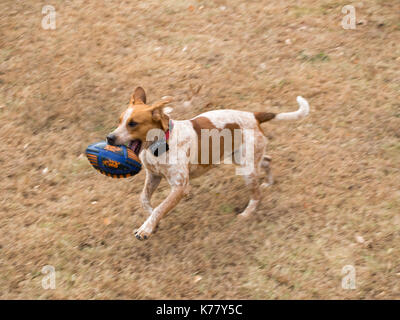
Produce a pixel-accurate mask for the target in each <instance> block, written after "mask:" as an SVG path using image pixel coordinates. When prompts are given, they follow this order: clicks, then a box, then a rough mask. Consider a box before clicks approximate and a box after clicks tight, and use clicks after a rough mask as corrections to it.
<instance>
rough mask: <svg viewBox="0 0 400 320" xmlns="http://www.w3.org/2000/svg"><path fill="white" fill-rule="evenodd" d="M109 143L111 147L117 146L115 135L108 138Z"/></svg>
mask: <svg viewBox="0 0 400 320" xmlns="http://www.w3.org/2000/svg"><path fill="white" fill-rule="evenodd" d="M107 143H108V144H110V145H112V146H113V145H115V135H113V134H112V133H110V134H109V135H108V136H107Z"/></svg>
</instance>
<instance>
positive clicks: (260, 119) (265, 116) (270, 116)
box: [254, 112, 276, 123]
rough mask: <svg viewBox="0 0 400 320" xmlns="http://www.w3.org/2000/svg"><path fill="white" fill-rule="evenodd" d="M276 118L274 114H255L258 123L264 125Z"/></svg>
mask: <svg viewBox="0 0 400 320" xmlns="http://www.w3.org/2000/svg"><path fill="white" fill-rule="evenodd" d="M275 116H276V113H272V112H254V117H255V118H256V120H257V121H258V123H263V122H266V121H270V120H272V119H274V118H275Z"/></svg>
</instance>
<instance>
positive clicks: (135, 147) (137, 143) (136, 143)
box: [128, 139, 142, 156]
mask: <svg viewBox="0 0 400 320" xmlns="http://www.w3.org/2000/svg"><path fill="white" fill-rule="evenodd" d="M128 148H130V149H131V150H132V151H133V152H134V153H135V154H136V155H137V156H138V155H139V153H140V150H141V149H142V140H140V139H135V140H132V141H131V142H129V144H128Z"/></svg>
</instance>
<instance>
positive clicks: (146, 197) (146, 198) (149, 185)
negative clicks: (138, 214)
mask: <svg viewBox="0 0 400 320" xmlns="http://www.w3.org/2000/svg"><path fill="white" fill-rule="evenodd" d="M161 178H162V177H161V176H158V175H155V174H154V173H152V172H150V171H148V170H146V181H145V183H144V188H143V191H142V194H141V195H140V202H141V204H142V207H143V209H144V210H146V211H147V212H148V213H149V215H151V214H152V213H153V208H152V206H151V204H150V200H151V196H152V195H153V193H154V191H155V190H156V189H157V187H158V185H159V184H160V181H161Z"/></svg>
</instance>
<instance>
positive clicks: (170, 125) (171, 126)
mask: <svg viewBox="0 0 400 320" xmlns="http://www.w3.org/2000/svg"><path fill="white" fill-rule="evenodd" d="M173 127H174V123H173V122H172V120H169V122H168V130H167V131H165V140H166V141H167V142H168V140H169V135H170V133H171V131H172V128H173Z"/></svg>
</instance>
